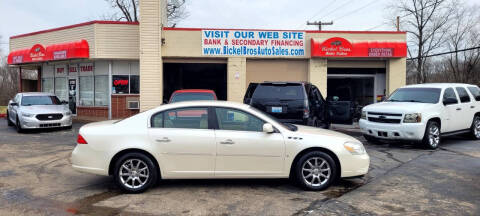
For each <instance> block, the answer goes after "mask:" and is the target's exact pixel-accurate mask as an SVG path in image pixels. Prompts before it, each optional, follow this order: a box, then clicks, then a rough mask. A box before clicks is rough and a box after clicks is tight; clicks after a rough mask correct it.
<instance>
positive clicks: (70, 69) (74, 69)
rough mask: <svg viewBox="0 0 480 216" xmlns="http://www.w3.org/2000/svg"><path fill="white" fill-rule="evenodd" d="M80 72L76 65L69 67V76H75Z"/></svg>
mask: <svg viewBox="0 0 480 216" xmlns="http://www.w3.org/2000/svg"><path fill="white" fill-rule="evenodd" d="M77 72H78V67H77V65H76V64H73V65H68V74H70V75H75V74H77Z"/></svg>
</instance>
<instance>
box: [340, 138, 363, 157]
mask: <svg viewBox="0 0 480 216" xmlns="http://www.w3.org/2000/svg"><path fill="white" fill-rule="evenodd" d="M343 147H344V148H345V149H346V150H347V151H349V152H350V153H352V154H353V155H361V154H365V148H364V147H363V144H362V143H361V142H354V141H347V142H345V143H344V144H343Z"/></svg>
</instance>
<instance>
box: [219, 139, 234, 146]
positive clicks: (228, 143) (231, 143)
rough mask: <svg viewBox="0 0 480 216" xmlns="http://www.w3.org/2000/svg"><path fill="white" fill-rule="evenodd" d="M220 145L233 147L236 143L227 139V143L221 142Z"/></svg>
mask: <svg viewBox="0 0 480 216" xmlns="http://www.w3.org/2000/svg"><path fill="white" fill-rule="evenodd" d="M220 144H222V145H233V144H235V142H233V140H231V139H227V140H225V141H222V142H220Z"/></svg>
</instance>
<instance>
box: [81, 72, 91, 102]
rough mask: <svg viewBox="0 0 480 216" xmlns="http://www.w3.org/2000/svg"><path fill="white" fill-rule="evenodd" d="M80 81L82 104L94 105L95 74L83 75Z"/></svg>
mask: <svg viewBox="0 0 480 216" xmlns="http://www.w3.org/2000/svg"><path fill="white" fill-rule="evenodd" d="M79 81H80V83H79V84H80V106H93V105H94V103H93V96H94V95H93V76H81V77H79Z"/></svg>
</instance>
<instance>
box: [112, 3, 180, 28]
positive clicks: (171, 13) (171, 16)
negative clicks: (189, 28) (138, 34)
mask: <svg viewBox="0 0 480 216" xmlns="http://www.w3.org/2000/svg"><path fill="white" fill-rule="evenodd" d="M105 1H107V2H108V3H109V4H110V5H111V6H112V8H114V9H116V10H117V12H116V13H114V14H112V15H111V16H110V17H106V16H104V17H103V18H104V19H111V20H126V21H130V22H138V20H139V19H138V17H139V5H138V4H139V2H138V1H139V0H105ZM185 1H186V0H167V5H166V7H167V8H166V11H167V19H168V26H171V27H175V26H176V25H177V23H178V22H179V21H180V20H182V19H184V18H185V17H187V16H188V14H187V12H186V11H185Z"/></svg>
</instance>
